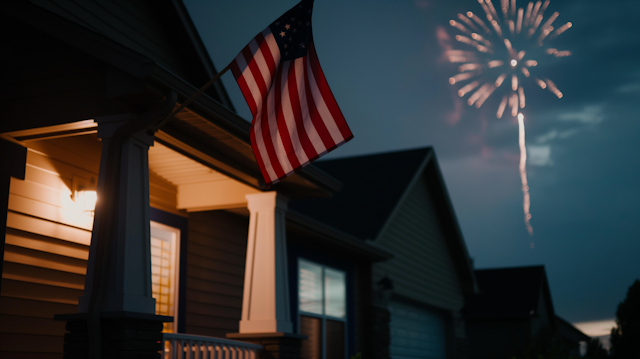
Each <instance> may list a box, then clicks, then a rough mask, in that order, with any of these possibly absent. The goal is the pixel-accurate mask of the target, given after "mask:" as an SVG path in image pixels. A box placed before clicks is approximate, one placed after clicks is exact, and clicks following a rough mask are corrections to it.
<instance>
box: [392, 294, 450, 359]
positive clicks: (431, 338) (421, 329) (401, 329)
mask: <svg viewBox="0 0 640 359" xmlns="http://www.w3.org/2000/svg"><path fill="white" fill-rule="evenodd" d="M389 311H390V312H391V323H390V324H389V327H390V328H389V329H390V331H391V346H390V348H389V351H390V354H391V358H392V359H415V358H420V359H423V358H429V359H431V358H434V359H436V358H437V359H444V358H445V357H446V349H445V348H446V337H445V321H444V318H443V317H442V315H440V314H439V313H438V312H436V311H434V310H430V309H428V308H424V307H419V306H416V305H413V304H406V303H401V302H398V301H391V302H390V303H389Z"/></svg>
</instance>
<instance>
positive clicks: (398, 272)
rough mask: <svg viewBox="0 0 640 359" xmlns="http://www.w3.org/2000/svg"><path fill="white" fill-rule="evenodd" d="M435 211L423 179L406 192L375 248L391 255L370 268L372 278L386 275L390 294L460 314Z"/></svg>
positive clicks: (453, 272)
mask: <svg viewBox="0 0 640 359" xmlns="http://www.w3.org/2000/svg"><path fill="white" fill-rule="evenodd" d="M437 211H438V209H437V208H436V207H435V205H434V200H433V196H432V194H431V193H430V189H429V188H428V186H427V182H426V180H425V178H420V179H419V180H418V181H417V182H416V183H415V184H414V186H413V187H412V188H411V189H410V193H409V195H408V196H407V197H405V198H404V200H403V201H402V203H400V207H399V208H398V210H397V211H396V212H395V213H394V215H393V216H392V217H391V219H390V222H389V224H388V225H387V226H386V227H385V229H384V231H383V232H382V233H381V234H380V235H379V237H378V239H377V242H376V243H377V244H380V245H381V246H383V247H386V248H389V249H390V250H392V251H393V252H394V253H395V257H394V258H393V259H391V260H390V261H387V262H384V263H380V264H376V265H375V266H374V277H375V278H377V279H376V280H379V279H380V278H381V277H383V276H385V275H387V276H389V278H391V279H392V280H393V282H394V293H395V294H398V295H400V296H403V297H407V298H410V299H413V300H417V301H419V302H422V303H425V304H429V305H432V306H435V307H438V308H443V309H449V310H460V309H461V308H462V305H463V296H462V290H461V286H460V279H459V278H458V276H457V274H456V268H455V266H454V263H453V259H452V255H451V253H450V251H449V249H448V246H447V244H446V241H447V238H446V237H445V235H444V231H443V225H442V223H441V222H440V219H439V215H438V212H437Z"/></svg>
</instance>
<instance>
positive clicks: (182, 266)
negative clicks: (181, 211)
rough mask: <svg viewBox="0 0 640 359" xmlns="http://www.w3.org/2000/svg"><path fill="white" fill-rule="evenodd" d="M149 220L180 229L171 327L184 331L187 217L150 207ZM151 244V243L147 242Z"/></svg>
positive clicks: (176, 330) (176, 331) (187, 241)
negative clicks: (174, 303) (176, 298)
mask: <svg viewBox="0 0 640 359" xmlns="http://www.w3.org/2000/svg"><path fill="white" fill-rule="evenodd" d="M150 220H151V221H153V222H156V223H159V224H162V225H165V226H169V227H173V228H176V229H178V230H180V239H179V242H178V243H177V244H178V245H177V252H178V257H177V260H176V262H177V264H178V266H177V267H176V268H177V270H178V273H177V274H178V275H177V280H176V284H177V288H176V291H175V292H176V293H177V295H178V300H177V301H176V309H175V310H174V313H175V316H174V319H173V323H174V325H173V328H174V332H175V333H184V332H185V329H186V328H185V324H186V323H185V318H186V316H185V313H186V300H185V298H186V294H187V293H186V289H187V286H186V280H187V267H186V266H187V247H188V243H189V240H188V237H189V218H188V217H185V216H181V215H178V214H175V213H171V212H166V211H164V210H161V209H158V208H154V207H150ZM149 234H151V224H149ZM149 244H151V243H149Z"/></svg>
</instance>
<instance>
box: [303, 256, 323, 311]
mask: <svg viewBox="0 0 640 359" xmlns="http://www.w3.org/2000/svg"><path fill="white" fill-rule="evenodd" d="M298 264H299V274H298V276H299V279H298V298H299V308H300V311H302V312H308V313H314V314H322V267H320V266H319V265H316V264H313V263H309V262H307V261H304V260H300V261H299V262H298Z"/></svg>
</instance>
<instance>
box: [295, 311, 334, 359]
mask: <svg viewBox="0 0 640 359" xmlns="http://www.w3.org/2000/svg"><path fill="white" fill-rule="evenodd" d="M300 334H302V335H306V336H307V339H306V340H303V341H302V346H301V347H300V358H301V359H320V358H322V319H320V318H312V317H307V316H304V315H301V316H300ZM327 358H332V357H329V356H327Z"/></svg>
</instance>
